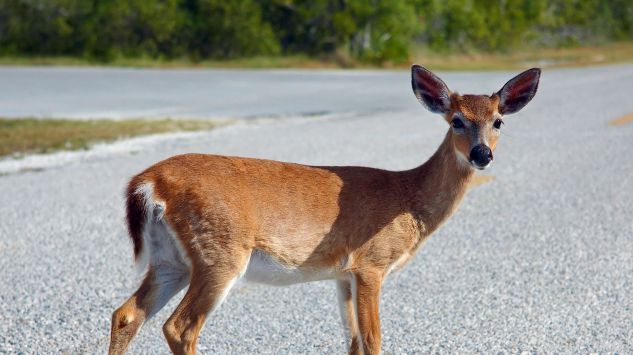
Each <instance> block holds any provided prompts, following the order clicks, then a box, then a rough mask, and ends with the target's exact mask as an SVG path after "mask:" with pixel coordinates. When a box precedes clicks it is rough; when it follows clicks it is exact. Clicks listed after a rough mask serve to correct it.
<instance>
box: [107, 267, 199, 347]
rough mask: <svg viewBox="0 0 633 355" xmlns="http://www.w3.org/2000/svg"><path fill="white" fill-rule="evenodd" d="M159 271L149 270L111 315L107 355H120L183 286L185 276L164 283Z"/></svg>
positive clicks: (162, 275) (185, 283)
mask: <svg viewBox="0 0 633 355" xmlns="http://www.w3.org/2000/svg"><path fill="white" fill-rule="evenodd" d="M163 272H164V271H163V270H160V269H157V268H153V267H150V268H149V270H148V271H147V274H146V275H145V279H144V280H143V282H142V283H141V286H140V287H139V288H138V290H137V291H136V292H135V293H134V294H133V295H132V296H131V297H130V298H129V299H128V300H127V301H126V302H125V303H124V304H123V305H122V306H121V307H119V308H118V309H117V310H116V311H114V313H113V314H112V328H111V332H110V349H109V354H111V355H112V354H124V353H125V351H126V349H127V347H128V345H129V344H130V341H132V338H134V336H135V335H136V334H137V333H138V331H139V330H140V328H141V326H142V325H143V323H144V322H145V321H146V320H147V319H149V318H150V317H152V316H153V315H154V314H156V312H158V311H159V310H160V309H161V308H163V306H165V304H166V303H167V301H169V299H171V298H172V297H173V296H174V295H176V293H178V291H180V290H182V289H183V288H184V287H185V286H186V285H187V280H188V278H187V275H186V274H185V275H182V274H179V275H177V276H178V277H177V278H172V279H171V282H165V275H164V274H163ZM165 272H171V271H167V270H165ZM174 276H176V275H174Z"/></svg>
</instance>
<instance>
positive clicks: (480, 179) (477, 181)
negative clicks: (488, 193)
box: [468, 175, 495, 189]
mask: <svg viewBox="0 0 633 355" xmlns="http://www.w3.org/2000/svg"><path fill="white" fill-rule="evenodd" d="M494 178H495V177H494V176H493V175H475V176H474V177H473V179H472V180H470V184H468V188H469V189H472V188H473V187H477V186H479V185H483V184H485V183H487V182H490V181H492V180H494Z"/></svg>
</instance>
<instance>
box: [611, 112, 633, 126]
mask: <svg viewBox="0 0 633 355" xmlns="http://www.w3.org/2000/svg"><path fill="white" fill-rule="evenodd" d="M627 123H633V113H629V114H628V115H624V116H622V117H618V118H616V119H613V120H611V121H609V125H610V126H621V125H624V124H627Z"/></svg>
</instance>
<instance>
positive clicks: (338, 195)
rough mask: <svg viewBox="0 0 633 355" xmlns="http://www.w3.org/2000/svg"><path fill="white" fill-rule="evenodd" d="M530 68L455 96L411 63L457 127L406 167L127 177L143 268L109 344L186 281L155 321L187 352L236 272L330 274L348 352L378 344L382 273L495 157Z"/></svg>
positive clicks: (124, 339) (531, 84)
mask: <svg viewBox="0 0 633 355" xmlns="http://www.w3.org/2000/svg"><path fill="white" fill-rule="evenodd" d="M539 74H540V71H539V70H538V69H532V70H529V71H526V72H524V73H522V74H520V75H519V76H517V77H516V78H514V79H512V80H511V81H509V82H508V83H507V84H506V85H505V86H504V87H503V89H502V90H501V91H500V92H498V93H495V94H493V95H491V96H487V95H463V96H461V95H458V94H456V93H451V92H450V91H449V90H448V88H447V87H446V85H445V84H444V83H443V82H442V81H441V80H440V79H439V78H438V77H436V76H435V75H434V74H432V73H431V72H430V71H428V70H426V69H424V68H422V67H419V66H414V67H413V70H412V84H413V90H414V93H415V94H416V96H417V97H418V98H419V99H420V101H421V102H422V103H423V104H424V105H425V106H427V107H428V108H429V109H430V110H431V111H433V112H438V113H442V114H443V115H444V117H445V119H446V120H447V122H449V123H450V124H451V126H452V127H451V128H450V129H449V130H448V132H447V134H446V137H445V138H444V141H443V142H442V144H441V145H440V147H439V148H438V150H437V151H436V152H435V154H434V155H433V156H432V157H431V158H430V159H429V160H428V161H427V162H426V163H424V164H422V165H420V166H419V167H417V168H414V169H412V170H407V171H386V170H380V169H372V168H365V167H314V166H304V165H298V164H290V163H281V162H276V161H269V160H259V159H248V158H235V157H225V156H213V155H202V154H187V155H180V156H176V157H172V158H170V159H167V160H164V161H162V162H159V163H157V164H156V165H154V166H152V167H150V168H149V169H147V170H145V171H144V172H142V173H141V174H139V175H137V176H135V177H134V178H133V179H132V181H131V182H130V184H129V186H128V195H127V218H128V227H129V231H130V236H131V238H132V241H133V242H134V252H135V255H136V257H137V259H138V258H140V257H141V255H143V254H145V255H146V257H145V259H146V260H147V262H148V263H149V266H148V271H147V275H146V277H145V280H144V281H143V283H142V284H141V286H140V288H139V289H138V290H137V291H136V293H134V295H132V297H131V298H130V299H129V300H128V301H127V302H125V303H124V304H123V305H122V306H121V307H120V308H119V309H117V310H116V311H115V312H114V314H113V316H112V335H111V343H110V353H111V354H119V353H124V352H125V350H126V349H127V346H128V344H129V342H130V341H131V339H132V338H133V336H134V335H135V334H136V333H137V332H138V330H139V329H140V327H141V325H142V324H143V322H144V321H145V320H146V319H147V318H148V317H150V316H151V315H153V314H155V313H156V312H158V310H159V309H160V308H161V307H163V306H164V305H165V303H166V302H167V301H168V300H169V299H170V298H171V297H173V296H174V295H175V294H176V293H177V292H178V291H179V290H181V289H182V288H184V287H185V286H186V285H187V284H189V289H188V291H187V293H186V294H185V297H184V298H183V300H182V301H181V302H180V304H179V305H178V307H177V308H176V310H175V311H174V313H173V314H172V315H171V317H170V318H169V320H168V321H167V322H166V323H165V325H164V327H163V330H164V333H165V337H166V338H167V341H168V343H169V346H170V348H171V350H172V351H173V352H174V353H176V354H192V353H195V345H196V341H197V337H198V334H199V332H200V329H201V327H202V325H203V324H204V321H205V318H206V317H207V314H209V313H210V312H211V311H212V310H214V309H215V308H216V307H217V306H218V305H219V304H220V303H221V302H222V300H223V299H224V298H225V297H226V295H227V294H228V292H229V290H230V289H231V287H232V286H233V284H234V283H235V282H236V281H237V280H238V279H240V278H241V277H243V278H245V279H247V280H250V281H254V282H260V283H266V284H271V285H289V284H293V283H297V282H306V281H314V280H324V279H332V280H336V282H337V284H338V287H337V289H338V292H339V302H340V309H341V316H342V317H343V320H344V324H346V327H345V328H346V331H347V334H348V336H349V340H350V343H349V344H350V346H349V352H350V353H365V354H377V353H379V352H380V344H381V333H380V319H379V315H378V308H379V307H378V304H379V299H380V290H381V285H382V283H383V280H384V279H385V277H386V276H387V275H388V274H389V273H390V272H392V271H393V270H394V269H398V268H400V267H402V266H403V265H404V264H405V263H406V262H407V261H408V260H409V258H410V257H411V256H412V255H413V254H414V253H415V251H416V250H417V249H418V247H419V246H420V245H421V243H422V242H423V241H424V240H425V239H426V238H427V237H428V236H429V235H430V234H431V233H433V231H435V230H436V229H437V228H438V227H439V226H440V225H441V224H442V223H443V222H444V221H445V220H446V219H447V218H448V217H449V216H450V215H451V214H452V213H453V211H454V210H455V208H456V207H457V205H458V203H459V202H460V201H461V199H462V197H463V195H464V193H465V191H466V188H467V186H468V183H469V181H470V179H471V177H472V176H473V168H479V169H483V168H485V167H486V166H488V165H489V164H490V162H491V160H492V151H493V150H494V147H495V144H496V141H497V136H498V131H499V128H500V126H501V123H502V114H504V113H513V112H516V111H518V110H519V109H520V108H522V107H523V106H524V105H525V104H527V102H528V101H530V100H531V98H532V97H533V96H534V93H535V92H536V88H537V85H538V79H539Z"/></svg>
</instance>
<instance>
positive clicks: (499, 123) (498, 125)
mask: <svg viewBox="0 0 633 355" xmlns="http://www.w3.org/2000/svg"><path fill="white" fill-rule="evenodd" d="M502 124H503V121H502V120H501V119H499V118H497V119H496V120H495V123H493V124H492V126H493V127H494V128H496V129H499V128H501V125H502Z"/></svg>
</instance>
